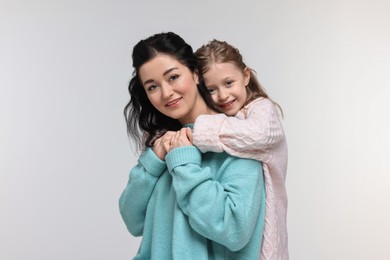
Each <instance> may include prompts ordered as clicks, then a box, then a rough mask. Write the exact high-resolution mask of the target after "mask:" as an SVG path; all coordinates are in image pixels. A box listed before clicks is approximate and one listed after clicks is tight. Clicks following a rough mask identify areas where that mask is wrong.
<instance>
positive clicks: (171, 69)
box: [143, 67, 178, 85]
mask: <svg viewBox="0 0 390 260" xmlns="http://www.w3.org/2000/svg"><path fill="white" fill-rule="evenodd" d="M176 69H178V68H176V67H173V68H170V69H167V70H166V71H165V72H164V73H163V76H165V75H167V74H168V73H169V72H171V71H173V70H176ZM153 81H154V80H153V79H148V80H145V81H144V83H143V84H144V85H145V84H148V83H151V82H153Z"/></svg>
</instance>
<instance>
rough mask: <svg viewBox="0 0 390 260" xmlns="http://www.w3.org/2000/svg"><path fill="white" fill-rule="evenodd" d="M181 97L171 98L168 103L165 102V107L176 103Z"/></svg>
mask: <svg viewBox="0 0 390 260" xmlns="http://www.w3.org/2000/svg"><path fill="white" fill-rule="evenodd" d="M181 99H182V98H176V99H174V100H171V101H169V102H168V103H166V104H165V106H166V107H172V106H174V105H176V104H177V103H179V101H180V100H181Z"/></svg>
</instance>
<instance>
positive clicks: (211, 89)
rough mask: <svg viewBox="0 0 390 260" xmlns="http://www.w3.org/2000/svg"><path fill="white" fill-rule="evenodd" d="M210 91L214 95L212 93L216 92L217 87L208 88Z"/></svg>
mask: <svg viewBox="0 0 390 260" xmlns="http://www.w3.org/2000/svg"><path fill="white" fill-rule="evenodd" d="M207 90H208V91H209V93H210V94H211V95H212V94H214V93H215V91H216V90H215V88H208V89H207Z"/></svg>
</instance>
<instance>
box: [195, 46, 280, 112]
mask: <svg viewBox="0 0 390 260" xmlns="http://www.w3.org/2000/svg"><path fill="white" fill-rule="evenodd" d="M195 55H196V57H197V59H198V67H199V70H200V73H201V74H202V75H203V74H205V73H206V72H207V71H208V70H209V69H210V67H211V65H212V64H214V63H227V62H229V63H232V64H234V65H235V66H236V67H237V68H238V69H239V70H241V71H242V73H244V70H245V69H246V68H248V69H249V70H250V79H249V83H248V85H247V86H246V88H247V91H248V100H247V103H246V104H248V103H249V102H251V101H253V100H254V99H256V98H259V97H263V98H267V99H269V100H271V101H272V103H273V104H274V105H275V107H277V109H278V110H279V112H280V115H281V116H283V111H282V108H281V106H280V105H279V104H278V103H276V102H275V101H273V100H272V99H271V98H270V97H269V95H268V93H267V91H266V90H265V88H264V87H263V86H262V85H261V84H260V82H259V81H258V79H257V77H256V74H255V71H254V70H252V69H250V68H249V67H248V66H246V64H245V63H244V61H243V58H242V55H241V54H240V51H239V50H238V49H237V48H235V47H234V46H232V45H230V44H228V43H227V42H225V41H218V40H215V39H214V40H212V41H210V42H209V43H207V44H205V45H203V46H202V47H200V48H199V49H198V50H197V51H196V52H195Z"/></svg>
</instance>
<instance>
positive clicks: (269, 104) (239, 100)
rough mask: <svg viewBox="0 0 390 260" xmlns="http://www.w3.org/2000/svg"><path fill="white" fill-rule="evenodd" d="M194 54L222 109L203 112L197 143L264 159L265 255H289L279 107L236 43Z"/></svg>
mask: <svg viewBox="0 0 390 260" xmlns="http://www.w3.org/2000/svg"><path fill="white" fill-rule="evenodd" d="M195 54H196V55H197V57H198V61H199V68H200V70H201V73H202V75H203V78H204V82H205V85H206V87H207V89H208V90H209V93H210V94H211V97H212V99H213V101H214V104H215V107H216V109H217V110H219V111H220V112H222V113H224V114H218V115H202V116H199V117H198V118H197V119H196V121H195V126H194V129H193V143H194V145H195V146H197V147H198V148H199V149H200V150H201V151H202V152H208V151H212V152H222V151H225V152H227V153H229V154H232V155H235V156H239V157H244V158H252V159H256V160H259V161H261V162H263V171H264V177H265V183H266V215H265V227H264V236H263V242H262V248H261V254H262V258H261V259H262V260H265V259H278V260H279V259H281V260H286V259H288V245H287V227H286V212H287V196H286V189H285V179H286V171H287V144H286V139H285V135H284V131H283V128H282V125H281V122H280V119H279V114H278V112H280V113H282V111H281V108H280V107H279V105H277V104H276V103H275V102H273V101H272V100H271V99H270V98H269V97H268V95H267V93H266V91H265V89H264V88H263V87H262V86H261V85H260V84H259V82H258V80H257V78H256V76H255V74H254V73H253V72H252V71H251V69H250V68H248V67H247V66H246V65H245V63H244V62H243V59H242V56H241V54H240V52H239V51H238V50H237V49H236V48H234V47H233V46H231V45H229V44H228V43H226V42H222V41H217V40H213V41H211V42H209V43H208V44H207V45H204V46H202V47H201V48H199V49H198V50H197V51H196V53H195ZM232 116H234V117H232Z"/></svg>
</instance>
